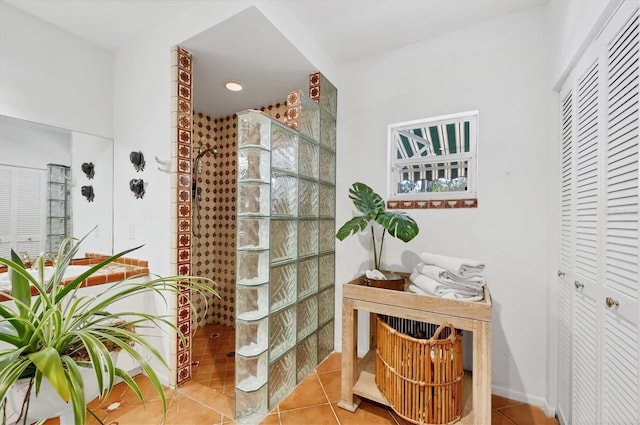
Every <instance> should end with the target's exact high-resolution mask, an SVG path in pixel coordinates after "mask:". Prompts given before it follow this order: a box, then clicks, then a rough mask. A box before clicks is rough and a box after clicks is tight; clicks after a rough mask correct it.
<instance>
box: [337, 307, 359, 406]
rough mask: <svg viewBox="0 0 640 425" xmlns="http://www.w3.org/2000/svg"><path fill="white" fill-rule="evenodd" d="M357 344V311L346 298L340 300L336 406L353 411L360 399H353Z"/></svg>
mask: <svg viewBox="0 0 640 425" xmlns="http://www.w3.org/2000/svg"><path fill="white" fill-rule="evenodd" d="M357 345H358V312H357V310H356V309H355V308H354V303H353V301H352V300H350V299H348V298H343V300H342V386H341V389H342V390H341V396H340V401H339V402H338V407H341V408H343V409H345V410H348V411H350V412H355V411H356V409H357V408H358V405H359V404H360V400H359V399H357V400H354V396H353V384H354V380H355V378H356V367H357V358H356V355H357V352H358V349H357Z"/></svg>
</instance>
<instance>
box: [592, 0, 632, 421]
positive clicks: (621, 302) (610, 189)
mask: <svg viewBox="0 0 640 425" xmlns="http://www.w3.org/2000/svg"><path fill="white" fill-rule="evenodd" d="M616 27H618V26H617V25H616ZM639 39H640V37H639V31H638V10H637V9H636V11H635V13H634V14H633V15H632V17H631V18H630V19H628V20H627V21H626V22H625V23H624V25H623V26H622V29H621V30H620V31H618V32H617V33H616V34H614V35H613V36H612V37H611V41H609V42H608V43H607V48H606V53H607V54H606V58H605V61H606V69H607V81H606V88H607V93H606V98H607V111H606V122H605V131H606V152H605V179H606V180H605V187H606V194H605V197H606V199H605V203H606V213H605V241H604V242H605V244H604V279H603V286H604V288H603V298H602V299H600V300H599V302H600V303H602V304H604V305H605V307H604V317H603V353H602V367H603V370H602V419H603V421H602V422H603V423H606V424H612V425H613V424H616V425H623V424H638V423H640V414H639V411H638V400H639V395H638V393H639V383H640V381H639V370H638V369H639V358H638V349H639V347H640V346H639V344H638V290H639V288H638V279H639V278H640V276H639V273H638V258H639V257H638V256H639V250H638V236H639V232H638V206H639V205H640V204H639V202H640V197H639V185H638V143H639V137H638V121H639V115H638V101H639V99H640V96H639V93H638V87H639V86H638V79H639V72H638V66H639V56H640V54H639V53H638V52H639V51H638V43H639Z"/></svg>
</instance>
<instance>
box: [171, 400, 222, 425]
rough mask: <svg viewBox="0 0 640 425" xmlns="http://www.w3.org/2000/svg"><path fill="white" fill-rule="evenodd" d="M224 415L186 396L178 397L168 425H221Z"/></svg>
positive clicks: (173, 405)
mask: <svg viewBox="0 0 640 425" xmlns="http://www.w3.org/2000/svg"><path fill="white" fill-rule="evenodd" d="M221 421H222V415H221V414H220V413H219V412H217V411H215V410H214V409H212V408H208V407H206V406H204V405H203V404H201V403H199V402H197V401H195V400H193V399H191V398H190V397H187V396H184V395H182V396H181V395H176V397H174V399H173V402H172V403H171V409H169V414H168V415H167V422H166V425H172V424H175V425H185V424H194V425H195V424H198V425H200V424H203V425H204V424H219V423H221Z"/></svg>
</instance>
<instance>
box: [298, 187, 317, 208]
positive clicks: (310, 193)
mask: <svg viewBox="0 0 640 425" xmlns="http://www.w3.org/2000/svg"><path fill="white" fill-rule="evenodd" d="M318 192H319V187H318V183H317V182H312V181H309V180H303V179H300V180H299V181H298V208H299V209H298V216H313V217H317V216H318V200H319V195H318Z"/></svg>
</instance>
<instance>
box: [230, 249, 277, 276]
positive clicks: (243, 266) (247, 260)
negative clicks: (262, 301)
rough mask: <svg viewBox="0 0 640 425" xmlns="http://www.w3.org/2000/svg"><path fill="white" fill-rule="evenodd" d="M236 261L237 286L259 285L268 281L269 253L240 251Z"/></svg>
mask: <svg viewBox="0 0 640 425" xmlns="http://www.w3.org/2000/svg"><path fill="white" fill-rule="evenodd" d="M237 257H238V260H237V261H236V282H237V283H238V284H239V285H261V284H263V283H267V282H268V281H269V251H240V250H238V254H237Z"/></svg>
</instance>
